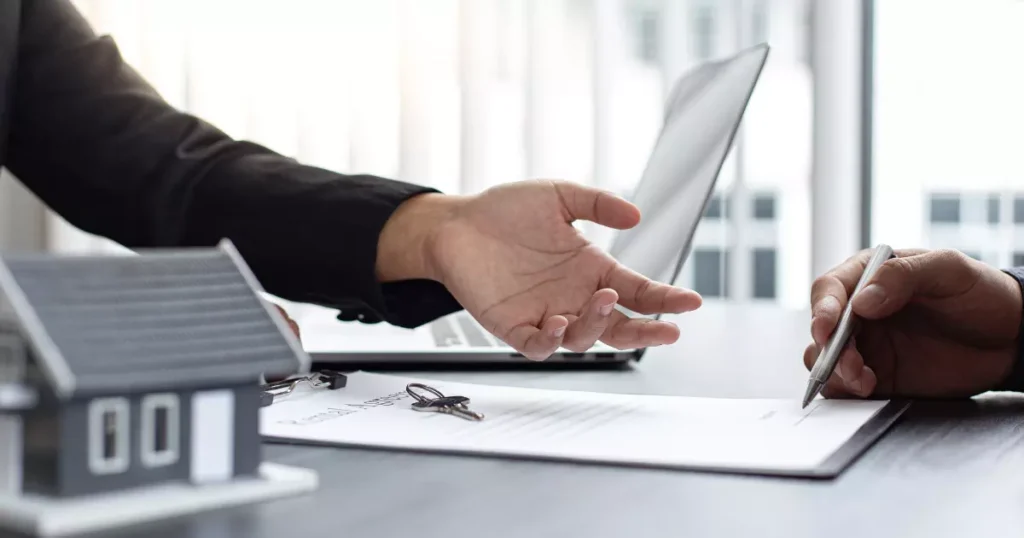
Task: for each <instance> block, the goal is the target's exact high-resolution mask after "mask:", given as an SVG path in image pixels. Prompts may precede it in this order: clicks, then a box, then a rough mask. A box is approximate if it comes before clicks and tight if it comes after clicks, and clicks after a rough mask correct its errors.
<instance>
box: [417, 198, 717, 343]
mask: <svg viewBox="0 0 1024 538" xmlns="http://www.w3.org/2000/svg"><path fill="white" fill-rule="evenodd" d="M575 220H589V221H593V222H596V223H598V224H600V225H603V226H608V227H611V228H616V229H626V228H631V227H633V226H635V225H636V224H637V223H638V222H639V220H640V214H639V210H638V209H637V208H636V207H635V206H633V205H632V204H630V203H629V202H627V201H625V200H623V199H621V198H618V197H616V196H614V195H611V194H608V193H606V192H603V191H599V190H596V189H591V188H588V187H583V186H580V185H575V184H571V183H564V182H556V181H526V182H519V183H512V184H508V185H503V186H500V187H496V188H494V189H490V190H488V191H485V192H483V193H481V194H479V195H477V196H473V197H471V198H469V199H468V200H467V201H466V203H465V204H463V205H462V206H461V207H460V208H459V210H458V212H457V214H456V217H455V218H453V219H451V220H450V221H449V222H448V223H447V224H446V225H445V228H444V230H443V231H442V233H440V234H439V235H438V237H439V239H438V241H437V244H436V247H435V248H436V250H437V252H436V253H435V256H436V259H437V260H438V261H437V265H438V267H439V269H440V273H441V280H442V282H443V283H444V284H445V286H446V287H447V288H448V289H449V291H450V292H451V293H452V295H453V296H454V297H455V298H456V299H457V300H458V301H459V302H460V303H461V304H462V306H463V307H464V308H465V309H466V310H467V311H468V312H469V313H470V314H472V315H473V316H474V317H475V318H476V319H477V320H478V321H480V323H481V324H482V325H483V326H484V327H485V328H486V329H487V330H488V331H490V332H491V333H492V334H494V335H495V336H497V337H498V338H501V339H502V340H504V341H505V342H506V343H508V344H509V345H511V346H512V347H514V348H516V349H517V350H519V351H520V352H522V353H523V354H524V355H526V356H527V357H529V358H532V359H535V360H540V359H544V358H546V357H548V356H549V355H551V353H553V352H554V351H555V350H556V349H558V348H559V347H564V348H566V349H569V350H571V351H577V352H581V351H585V350H586V349H588V348H590V347H591V346H593V344H594V343H595V342H596V341H598V340H600V341H603V342H605V343H606V344H608V345H610V346H613V347H617V348H633V347H646V346H655V345H664V344H668V343H672V342H674V341H675V340H676V339H677V338H678V337H679V331H678V329H677V328H676V326H675V325H673V324H671V323H668V322H664V321H655V320H652V319H648V318H630V317H628V316H627V315H626V314H624V313H623V312H621V311H619V310H618V309H616V308H615V306H616V304H621V305H622V306H624V307H626V308H627V309H629V310H631V311H633V312H637V313H640V314H658V313H681V312H687V311H690V310H694V309H696V308H698V307H699V306H700V304H701V299H700V296H699V295H697V294H696V293H695V292H692V291H689V290H683V289H679V288H676V287H672V286H668V285H665V284H661V283H656V282H653V281H651V280H649V279H647V278H645V277H643V276H642V275H639V274H637V273H636V272H634V271H631V270H630V269H628V268H626V267H624V266H622V265H620V264H619V263H617V262H616V261H615V260H614V259H613V258H612V257H611V256H609V255H608V254H607V253H605V252H604V251H602V250H601V249H600V248H598V247H597V246H595V245H593V244H591V243H590V242H589V241H588V240H587V239H586V238H584V237H583V235H582V234H581V233H580V232H579V231H578V230H577V229H576V228H575V227H574V226H573V225H572V223H573V221H575Z"/></svg>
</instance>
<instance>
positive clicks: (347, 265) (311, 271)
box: [7, 0, 460, 327]
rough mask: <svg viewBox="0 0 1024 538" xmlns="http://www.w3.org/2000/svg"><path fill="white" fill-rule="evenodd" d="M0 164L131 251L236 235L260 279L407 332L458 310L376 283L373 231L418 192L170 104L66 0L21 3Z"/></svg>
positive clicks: (423, 290) (411, 285)
mask: <svg viewBox="0 0 1024 538" xmlns="http://www.w3.org/2000/svg"><path fill="white" fill-rule="evenodd" d="M21 18H22V21H21V32H20V37H19V53H18V58H17V66H16V75H15V76H16V78H15V86H14V98H13V99H14V103H13V116H12V118H11V131H10V134H9V148H8V149H9V153H8V162H7V165H8V167H9V168H10V170H11V171H12V172H13V173H14V175H15V176H17V177H18V178H19V180H20V181H22V182H23V183H24V184H25V185H26V186H27V187H28V188H29V189H31V190H32V191H33V192H35V193H36V194H37V195H38V196H39V197H40V198H41V199H42V200H43V201H44V202H46V203H47V204H48V205H49V206H50V207H51V208H53V209H54V210H55V211H56V212H58V213H59V214H61V215H62V216H63V217H64V218H66V219H67V220H68V221H69V222H71V223H72V224H74V225H76V226H78V227H79V228H81V229H83V230H85V231H88V232H91V233H95V234H97V235H102V236H105V237H108V238H110V239H113V240H115V241H117V242H119V243H121V244H122V245H125V246H127V247H129V248H139V247H180V246H211V245H214V244H216V243H217V241H219V240H220V239H222V238H229V239H231V240H232V242H234V244H235V246H236V247H237V248H238V250H239V251H240V253H241V254H242V255H243V257H244V258H245V260H246V261H247V262H248V264H249V265H250V266H251V268H252V270H253V272H254V273H255V274H256V276H257V277H258V279H259V280H260V282H261V283H262V285H263V286H264V287H265V288H266V290H267V291H268V292H270V293H272V294H274V295H277V296H279V297H283V298H285V299H289V300H294V301H301V302H310V303H316V304H321V305H325V306H329V307H334V308H338V309H339V310H341V311H342V313H341V315H340V316H339V317H341V318H342V319H360V320H363V321H367V322H375V321H381V320H383V321H387V322H389V323H392V324H395V325H399V326H404V327H412V326H417V325H421V324H423V323H426V322H428V321H430V320H432V319H434V318H436V317H438V316H441V315H444V314H448V313H450V312H453V311H456V310H458V309H459V308H460V307H459V305H458V304H457V303H456V301H455V300H454V298H452V296H451V295H450V294H449V293H448V292H447V290H445V289H444V287H443V286H442V285H441V284H439V283H437V282H432V281H409V282H399V283H393V284H385V285H381V284H379V283H378V281H377V279H376V275H375V262H376V256H377V241H378V236H379V234H380V232H381V229H382V227H383V225H384V223H385V222H386V221H387V220H388V218H389V217H390V215H391V214H392V212H393V211H394V210H395V209H396V208H397V207H398V206H399V204H401V203H402V202H403V201H405V200H407V199H409V198H410V197H412V196H415V195H418V194H421V193H424V192H428V191H429V190H430V189H427V188H424V187H420V186H416V185H410V184H407V183H403V182H399V181H392V180H387V179H383V178H379V177H373V176H368V175H341V174H337V173H333V172H329V171H327V170H322V169H318V168H315V167H310V166H303V165H300V164H298V163H296V162H295V161H293V160H291V159H289V158H286V157H283V156H281V155H278V154H276V153H274V152H272V151H270V150H268V149H266V148H263V147H261V146H259V145H256V144H252V143H249V142H244V141H236V140H232V139H230V138H229V137H228V136H226V135H225V134H224V133H222V132H221V131H219V130H217V129H216V128H214V127H213V126H211V125H209V124H207V123H205V122H203V121H202V120H200V119H198V118H196V117H193V116H190V115H188V114H185V113H182V112H180V111H178V110H175V109H174V108H172V107H171V106H170V105H168V104H167V103H166V102H165V101H164V100H162V99H161V98H160V96H159V95H158V94H157V93H156V92H155V91H154V90H153V88H151V87H150V86H149V85H148V84H147V83H146V82H145V81H144V80H142V78H141V77H140V76H139V75H138V74H136V73H135V72H134V71H133V70H132V69H131V68H130V67H129V66H128V65H127V64H126V63H125V62H124V61H123V60H122V58H121V56H120V53H119V51H118V49H117V47H116V46H115V44H114V43H113V42H112V41H111V40H110V39H109V38H108V37H100V36H97V35H95V34H94V33H93V31H92V29H91V28H90V27H89V25H88V24H87V23H86V21H85V20H84V19H83V18H82V17H81V16H80V14H79V13H78V12H77V11H76V10H75V9H74V7H73V6H72V5H71V4H70V2H69V1H67V0H31V1H27V2H24V4H23V11H22V14H21Z"/></svg>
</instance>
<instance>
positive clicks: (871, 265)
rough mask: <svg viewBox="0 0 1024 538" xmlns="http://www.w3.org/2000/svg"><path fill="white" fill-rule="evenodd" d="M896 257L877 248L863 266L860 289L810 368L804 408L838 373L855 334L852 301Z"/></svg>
mask: <svg viewBox="0 0 1024 538" xmlns="http://www.w3.org/2000/svg"><path fill="white" fill-rule="evenodd" d="M894 257H895V255H894V254H893V251H892V247H890V246H889V245H878V246H877V247H875V253H874V254H873V255H872V256H871V259H870V260H868V264H867V266H865V267H864V273H863V274H861V276H860V281H859V282H857V287H855V288H854V289H853V293H851V294H850V298H849V300H848V301H846V307H845V308H843V313H842V315H841V316H839V324H838V325H837V327H836V330H835V332H833V333H832V336H831V337H829V339H828V342H826V343H825V346H824V347H822V348H821V353H819V354H818V360H817V361H815V362H814V367H813V368H811V379H810V380H809V381H808V382H807V392H805V393H804V404H803V407H807V404H809V403H811V400H813V399H814V398H815V397H817V396H818V393H819V392H821V389H822V388H823V387H824V386H825V382H827V381H828V378H829V377H830V376H831V375H832V372H833V371H835V369H836V365H837V364H838V363H839V356H840V355H842V353H843V349H845V348H846V343H847V342H849V341H850V335H851V334H853V329H854V326H855V324H856V321H857V320H856V319H855V317H854V315H853V306H852V305H853V298H854V297H856V296H857V294H858V293H860V290H861V289H862V288H863V287H864V286H865V285H866V284H867V283H868V282H869V281H870V280H871V278H872V277H873V276H875V273H876V272H878V269H879V268H880V267H882V264H883V263H885V262H887V261H889V260H890V259H892V258H894Z"/></svg>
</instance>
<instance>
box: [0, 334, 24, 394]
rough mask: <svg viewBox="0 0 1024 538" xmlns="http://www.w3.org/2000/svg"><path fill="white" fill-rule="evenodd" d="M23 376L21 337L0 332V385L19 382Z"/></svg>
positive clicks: (22, 345)
mask: <svg viewBox="0 0 1024 538" xmlns="http://www.w3.org/2000/svg"><path fill="white" fill-rule="evenodd" d="M24 377H25V348H24V344H22V341H21V338H19V337H17V336H15V335H7V334H0V385H3V384H5V383H20V382H22V381H23V380H24Z"/></svg>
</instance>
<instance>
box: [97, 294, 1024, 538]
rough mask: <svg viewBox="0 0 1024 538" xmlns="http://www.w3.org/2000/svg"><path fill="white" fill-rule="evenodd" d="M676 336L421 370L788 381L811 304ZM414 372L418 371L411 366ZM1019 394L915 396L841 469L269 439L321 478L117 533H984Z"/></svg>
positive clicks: (1014, 433) (1023, 462) (765, 388)
mask: <svg viewBox="0 0 1024 538" xmlns="http://www.w3.org/2000/svg"><path fill="white" fill-rule="evenodd" d="M677 321H678V322H679V324H680V327H681V329H682V333H683V336H682V338H681V341H680V342H679V343H678V344H676V345H674V346H671V347H667V348H662V349H658V350H655V351H653V352H651V353H649V354H648V355H647V356H646V357H644V359H643V360H642V361H641V362H640V363H639V364H638V365H636V366H635V367H633V368H631V369H626V370H622V371H602V372H595V371H589V372H564V371H562V372H513V373H462V374H457V373H450V372H449V373H444V374H440V373H430V374H429V375H431V376H435V377H447V378H452V379H462V380H467V381H472V382H480V383H501V384H513V385H521V386H534V387H546V388H584V389H592V390H601V391H609V392H640V393H653V394H679V395H712V396H738V397H761V396H767V397H778V396H781V397H789V398H796V397H799V395H800V394H802V391H803V386H804V383H805V382H806V375H807V373H806V371H805V370H804V368H803V366H802V363H801V360H800V358H801V356H802V351H803V348H804V346H805V345H806V343H807V338H808V337H807V334H808V326H809V321H808V315H807V313H805V312H794V311H782V310H779V309H777V308H774V307H768V306H765V307H761V306H756V305H705V307H704V308H702V309H701V310H700V311H699V312H696V313H692V314H689V315H687V316H684V317H682V318H679V319H678V320H677ZM421 375H427V374H421ZM1022 425H1024V398H1018V397H1015V396H1010V395H993V396H991V397H988V396H986V397H983V398H979V399H976V400H974V401H970V402H942V403H937V402H930V403H917V404H915V405H914V406H913V407H912V408H911V410H910V411H908V413H907V414H906V415H905V416H904V418H903V419H901V420H900V422H898V423H897V425H896V426H895V427H894V429H893V430H891V431H890V432H889V433H888V434H887V435H886V436H885V437H884V438H883V439H882V440H880V441H879V442H878V443H877V444H876V445H875V446H874V447H872V448H871V449H870V450H869V451H868V452H867V453H866V454H865V455H864V456H863V457H862V458H861V459H860V460H858V461H857V462H856V463H855V464H854V465H853V466H852V467H851V468H850V469H848V470H847V471H846V472H845V473H844V474H843V475H841V476H840V477H839V478H838V479H836V480H832V481H814V480H804V479H788V478H761V477H750V476H737V475H718V474H710V473H694V472H680V471H664V470H648V469H634V468H616V467H610V466H596V465H582V464H580V465H573V464H564V463H550V462H531V461H515V460H500V459H490V458H474V457H456V456H445V455H423V454H409V453H400V452H388V451H376V450H357V449H338V448H311V447H295V446H281V445H270V446H267V448H266V452H265V454H266V456H267V458H268V459H270V460H272V461H277V462H281V463H287V464H293V465H298V466H303V467H308V468H312V469H315V470H317V471H318V472H319V473H320V480H321V486H320V489H319V491H317V492H315V493H313V494H310V495H307V496H304V497H296V498H291V499H286V500H281V501H272V502H268V503H264V504H260V505H255V506H247V507H242V508H237V509H230V510H225V511H218V512H212V513H208V514H204V515H200V516H197V517H193V518H188V519H182V520H178V521H171V522H164V523H158V524H153V525H148V526H146V527H141V528H133V529H128V530H126V531H124V532H122V533H116V534H104V536H111V537H115V538H120V537H122V536H123V537H127V536H146V537H147V538H186V537H187V538H225V537H245V538H282V537H286V538H287V537H303V538H307V537H308V538H318V537H325V538H326V537H331V538H335V537H338V536H346V537H359V538H361V537H375V538H376V537H390V536H416V537H417V538H429V537H439V538H442V537H443V538H450V537H457V536H487V537H495V538H500V537H506V536H529V537H545V536H555V537H559V538H564V537H567V536H587V537H590V538H593V537H605V536H608V537H621V536H642V537H648V536H673V537H676V536H687V537H689V538H695V537H703V536H716V537H717V536H787V537H799V536H808V537H811V536H815V537H816V536H822V535H826V536H829V537H830V538H840V537H847V536H849V537H857V538H863V537H864V536H871V537H872V538H878V537H881V536H899V537H912V536H921V537H935V536H984V535H985V534H984V533H988V532H991V533H1008V532H1009V533H1013V534H1015V533H1018V532H1020V529H1022V528H1024V510H1022V507H1024V478H1022V477H1024V443H1022V442H1021V437H1022V431H1024V430H1022Z"/></svg>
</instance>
